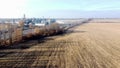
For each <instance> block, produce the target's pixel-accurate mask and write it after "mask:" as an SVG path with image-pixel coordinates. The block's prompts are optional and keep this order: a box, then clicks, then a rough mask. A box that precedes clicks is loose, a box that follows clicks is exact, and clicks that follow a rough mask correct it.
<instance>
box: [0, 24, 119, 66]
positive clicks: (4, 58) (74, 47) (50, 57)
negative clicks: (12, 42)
mask: <svg viewBox="0 0 120 68" xmlns="http://www.w3.org/2000/svg"><path fill="white" fill-rule="evenodd" d="M118 25H120V24H119V23H116V24H113V23H109V24H107V23H87V24H85V25H82V26H77V27H75V28H71V29H69V30H68V32H67V33H66V34H64V35H60V36H53V37H47V38H46V39H44V42H41V43H38V42H37V40H34V41H29V42H26V43H23V44H22V43H21V44H19V45H22V46H29V47H28V48H25V49H20V48H18V49H17V48H13V49H2V50H0V67H1V68H8V67H10V68H11V67H12V68H119V67H120V46H119V45H120V42H119V40H120V38H119V37H120V32H119V31H118V30H116V29H117V28H120V27H119V26H118ZM101 27H102V28H101ZM104 28H105V29H104ZM19 45H18V46H19ZM16 46H17V45H16Z"/></svg>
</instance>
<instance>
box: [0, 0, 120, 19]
mask: <svg viewBox="0 0 120 68" xmlns="http://www.w3.org/2000/svg"><path fill="white" fill-rule="evenodd" d="M23 14H26V17H43V16H44V17H50V18H53V17H56V18H62V17H63V18H81V17H113V18H114V17H119V18H120V0H0V18H11V17H12V18H16V17H23Z"/></svg>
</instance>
